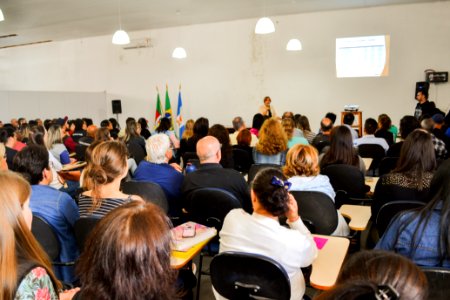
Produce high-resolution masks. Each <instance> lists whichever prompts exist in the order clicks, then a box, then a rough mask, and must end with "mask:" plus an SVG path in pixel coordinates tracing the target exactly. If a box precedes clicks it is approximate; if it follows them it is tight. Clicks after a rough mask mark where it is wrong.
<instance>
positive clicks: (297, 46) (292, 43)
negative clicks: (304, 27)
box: [286, 39, 302, 51]
mask: <svg viewBox="0 0 450 300" xmlns="http://www.w3.org/2000/svg"><path fill="white" fill-rule="evenodd" d="M286 50H287V51H301V50H302V43H301V42H300V40H299V39H290V40H289V42H288V43H287V45H286Z"/></svg>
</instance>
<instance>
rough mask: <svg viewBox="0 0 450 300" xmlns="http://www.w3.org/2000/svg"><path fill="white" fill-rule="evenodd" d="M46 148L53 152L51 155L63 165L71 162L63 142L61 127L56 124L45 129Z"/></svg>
mask: <svg viewBox="0 0 450 300" xmlns="http://www.w3.org/2000/svg"><path fill="white" fill-rule="evenodd" d="M47 135H48V136H47V141H46V145H47V149H48V150H50V152H51V153H52V154H53V156H54V157H55V158H56V159H57V160H58V161H59V162H60V163H61V164H63V165H67V164H70V163H71V160H70V157H69V151H67V148H66V146H64V144H63V140H62V139H63V134H62V128H61V126H60V125H58V124H54V125H52V126H50V128H49V129H48V131H47Z"/></svg>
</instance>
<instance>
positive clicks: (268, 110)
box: [259, 96, 278, 119]
mask: <svg viewBox="0 0 450 300" xmlns="http://www.w3.org/2000/svg"><path fill="white" fill-rule="evenodd" d="M271 103H272V99H270V97H269V96H266V97H264V104H262V105H261V106H260V107H259V113H260V114H262V115H263V116H264V117H268V118H276V119H278V115H277V112H276V111H275V107H273V105H271Z"/></svg>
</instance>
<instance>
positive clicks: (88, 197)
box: [78, 141, 142, 218]
mask: <svg viewBox="0 0 450 300" xmlns="http://www.w3.org/2000/svg"><path fill="white" fill-rule="evenodd" d="M127 158H128V151H127V147H126V146H125V144H124V143H122V142H116V141H108V142H103V143H101V144H99V145H98V146H96V147H95V148H94V150H93V151H92V154H91V156H90V159H89V162H88V165H87V166H86V169H85V170H84V172H83V173H84V175H83V188H84V189H85V190H86V191H85V192H84V193H82V194H81V195H80V196H79V198H78V206H79V208H80V217H81V218H83V217H98V218H101V217H103V216H104V215H106V214H107V213H108V212H110V211H111V210H113V209H114V208H116V207H119V206H121V205H123V204H125V203H128V202H130V201H132V200H141V201H142V198H141V197H139V196H137V195H127V194H124V193H122V192H121V191H120V182H121V180H122V179H123V178H124V177H126V176H127V174H128V163H127Z"/></svg>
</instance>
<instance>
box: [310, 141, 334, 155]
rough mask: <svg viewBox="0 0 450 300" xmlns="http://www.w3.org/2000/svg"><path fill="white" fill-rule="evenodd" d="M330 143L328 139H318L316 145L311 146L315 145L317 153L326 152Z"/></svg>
mask: <svg viewBox="0 0 450 300" xmlns="http://www.w3.org/2000/svg"><path fill="white" fill-rule="evenodd" d="M330 144H331V143H330V141H320V142H318V143H317V144H316V145H313V146H314V147H316V149H317V152H319V154H321V153H325V152H326V150H327V147H329V146H330Z"/></svg>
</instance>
